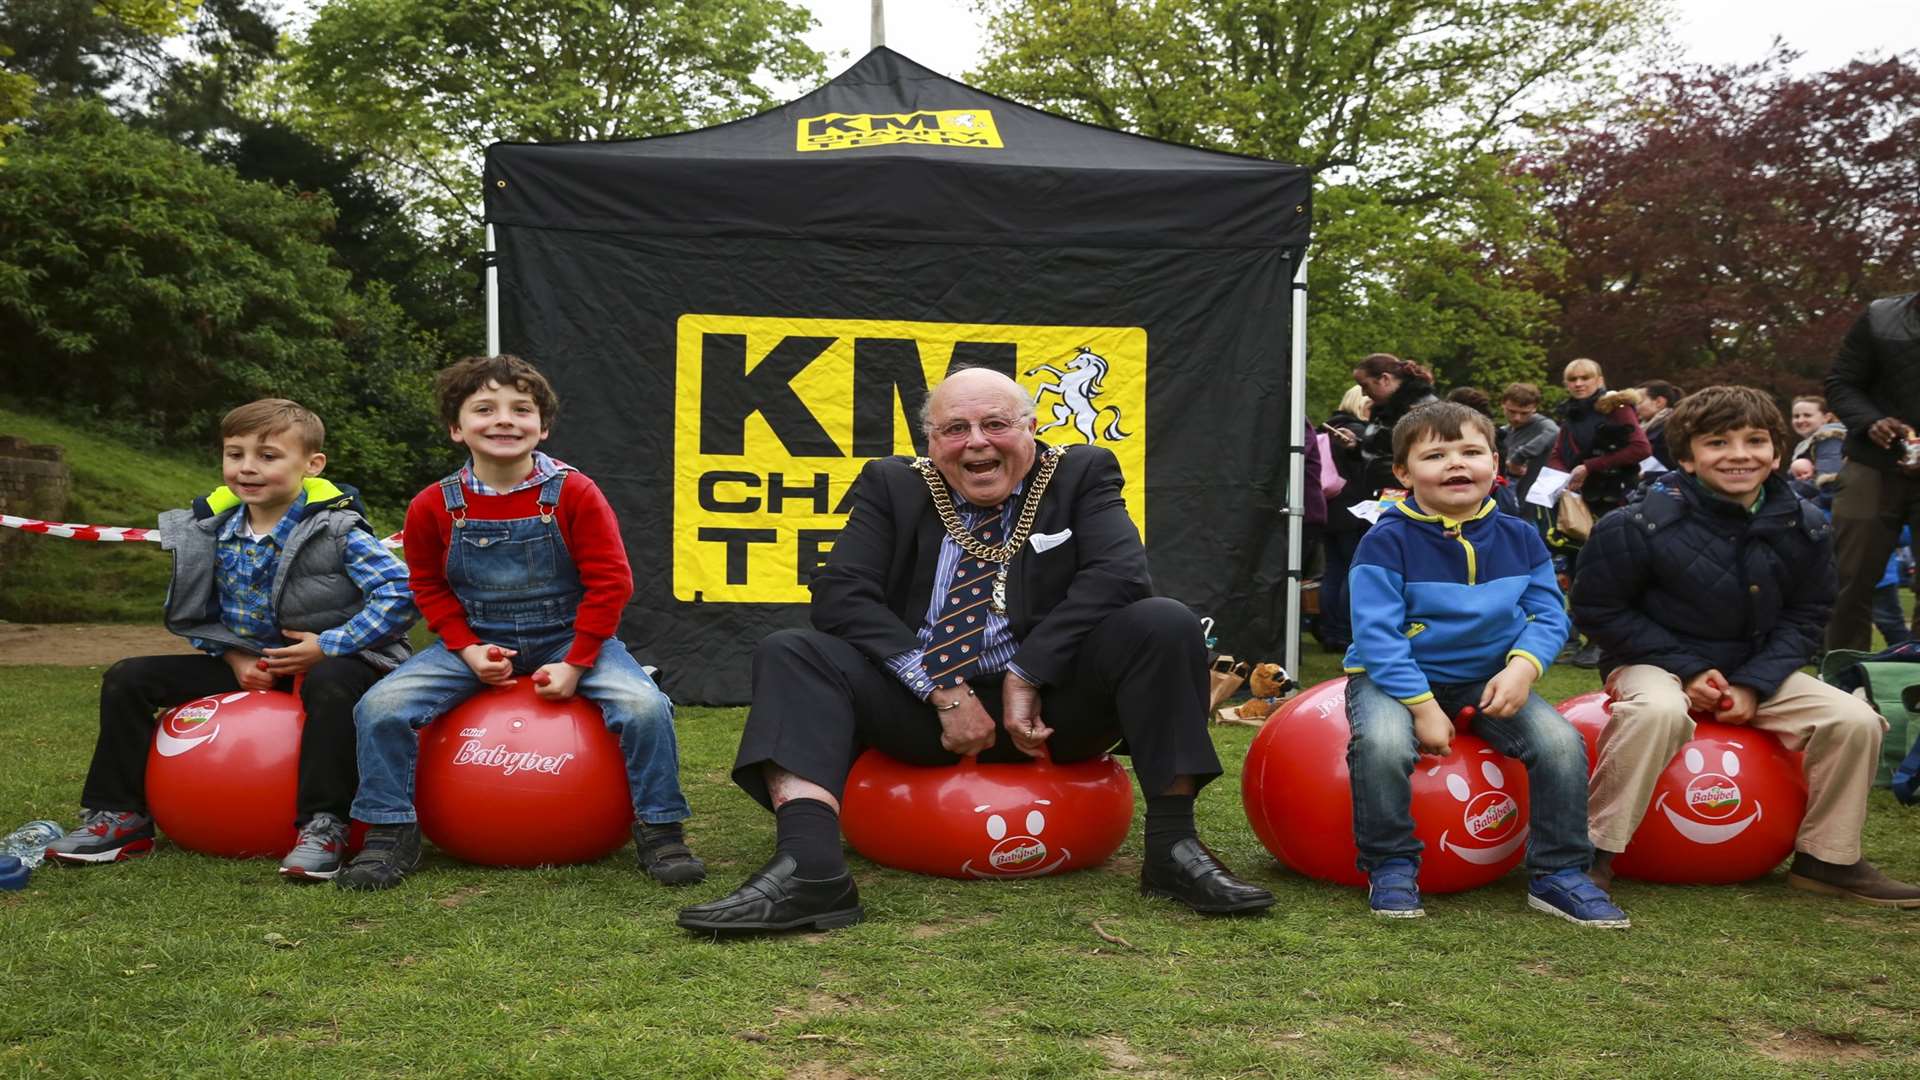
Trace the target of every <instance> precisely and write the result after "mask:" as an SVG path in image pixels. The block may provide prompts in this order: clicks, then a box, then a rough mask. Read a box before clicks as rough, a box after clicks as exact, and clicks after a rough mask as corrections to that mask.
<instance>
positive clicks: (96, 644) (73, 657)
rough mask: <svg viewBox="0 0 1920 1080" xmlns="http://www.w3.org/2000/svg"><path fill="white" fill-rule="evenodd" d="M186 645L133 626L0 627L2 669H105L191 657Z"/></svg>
mask: <svg viewBox="0 0 1920 1080" xmlns="http://www.w3.org/2000/svg"><path fill="white" fill-rule="evenodd" d="M193 651H194V649H193V646H191V645H189V644H187V639H186V638H183V637H180V636H179V635H177V634H170V633H168V632H167V631H166V630H165V629H163V628H161V627H159V626H142V625H138V624H132V623H125V624H123V623H9V622H0V667H16V666H20V665H24V664H54V665H57V666H60V667H105V666H107V665H108V664H111V663H114V662H115V661H118V660H123V659H125V658H127V657H129V656H162V655H170V654H174V653H179V654H183V655H184V654H189V653H192V652H193Z"/></svg>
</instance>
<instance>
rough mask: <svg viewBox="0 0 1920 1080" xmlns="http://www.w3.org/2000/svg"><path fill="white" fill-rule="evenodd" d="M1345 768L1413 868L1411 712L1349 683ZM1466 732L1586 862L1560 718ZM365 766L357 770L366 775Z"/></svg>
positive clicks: (1577, 768)
mask: <svg viewBox="0 0 1920 1080" xmlns="http://www.w3.org/2000/svg"><path fill="white" fill-rule="evenodd" d="M1485 687H1486V682H1485V681H1484V680H1482V681H1480V682H1472V683H1459V684H1455V685H1451V686H1446V685H1440V684H1435V685H1434V686H1433V695H1434V697H1435V698H1436V699H1437V700H1438V701H1439V703H1440V707H1441V708H1442V709H1444V710H1446V713H1447V715H1448V716H1452V715H1454V714H1456V713H1458V712H1459V711H1460V710H1461V709H1462V708H1463V707H1465V706H1468V705H1476V706H1477V705H1478V704H1479V703H1480V693H1481V691H1482V690H1483V689H1484V688H1485ZM1347 724H1348V726H1349V727H1350V728H1351V729H1352V733H1353V734H1352V738H1351V739H1350V740H1349V741H1348V743H1347V768H1348V769H1349V770H1350V771H1351V773H1352V776H1353V781H1352V782H1353V838H1354V843H1355V845H1356V846H1357V847H1358V848H1359V849H1360V858H1359V860H1358V861H1359V866H1360V869H1361V870H1362V871H1370V870H1372V869H1373V867H1375V866H1377V865H1379V864H1380V863H1382V862H1384V861H1386V860H1388V859H1412V860H1413V861H1414V863H1416V864H1418V863H1419V861H1420V852H1421V849H1422V845H1421V843H1420V841H1419V840H1418V839H1417V838H1416V837H1415V836H1414V835H1413V809H1412V800H1413V784H1412V780H1411V777H1412V776H1413V770H1414V769H1415V768H1416V767H1417V766H1418V764H1419V762H1420V749H1419V744H1418V743H1416V742H1415V741H1414V737H1413V713H1412V712H1411V711H1409V710H1408V708H1407V707H1406V706H1405V705H1402V704H1401V703H1400V702H1399V701H1396V700H1395V699H1394V698H1392V697H1389V696H1388V695H1387V694H1386V693H1384V692H1382V691H1381V690H1380V688H1379V687H1377V686H1375V685H1374V684H1373V680H1371V679H1369V678H1367V677H1366V676H1365V675H1354V676H1352V677H1350V678H1349V679H1348V680H1347ZM1473 734H1475V735H1478V736H1479V737H1480V738H1482V739H1485V740H1486V741H1487V743H1488V744H1489V745H1491V746H1492V747H1493V748H1494V749H1495V750H1498V751H1499V752H1500V753H1502V754H1505V755H1507V756H1508V757H1510V758H1514V759H1516V760H1518V761H1519V762H1520V763H1521V765H1523V766H1524V767H1525V768H1526V770H1527V789H1528V802H1529V804H1530V805H1529V810H1528V817H1529V818H1530V827H1531V829H1532V831H1531V833H1529V835H1528V837H1527V869H1528V870H1529V871H1531V872H1533V873H1535V874H1550V873H1552V872H1554V871H1555V870H1564V869H1567V868H1569V867H1571V868H1573V869H1576V870H1585V869H1587V867H1589V866H1590V865H1592V863H1593V845H1592V843H1591V842H1590V841H1589V840H1588V838H1587V744H1586V742H1585V741H1583V740H1582V739H1581V738H1580V733H1579V732H1577V731H1575V730H1574V728H1573V725H1572V724H1569V723H1568V722H1567V720H1566V718H1565V717H1563V716H1561V715H1560V714H1559V713H1558V712H1556V711H1554V708H1553V706H1552V705H1549V704H1547V700H1546V699H1545V698H1543V697H1541V696H1540V695H1539V694H1536V693H1529V694H1527V701H1526V704H1524V705H1522V706H1521V707H1520V708H1519V710H1518V711H1516V712H1515V713H1514V714H1513V715H1512V716H1509V717H1504V718H1501V717H1493V716H1487V715H1486V714H1484V713H1482V714H1481V715H1479V716H1477V717H1475V718H1474V721H1473ZM364 768H365V766H362V769H363V770H364Z"/></svg>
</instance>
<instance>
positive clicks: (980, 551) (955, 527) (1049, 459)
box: [913, 446, 1067, 615]
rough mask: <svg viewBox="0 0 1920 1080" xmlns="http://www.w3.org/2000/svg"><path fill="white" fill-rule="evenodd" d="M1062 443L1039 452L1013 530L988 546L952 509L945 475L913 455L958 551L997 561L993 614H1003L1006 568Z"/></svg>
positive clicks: (1028, 524)
mask: <svg viewBox="0 0 1920 1080" xmlns="http://www.w3.org/2000/svg"><path fill="white" fill-rule="evenodd" d="M1066 452H1067V451H1066V447H1064V446H1049V447H1047V448H1046V450H1045V451H1044V452H1043V453H1042V454H1041V457H1040V471H1039V472H1037V473H1035V474H1034V476H1033V486H1032V487H1029V488H1028V489H1027V497H1026V498H1025V499H1024V500H1023V501H1022V502H1021V504H1020V517H1019V519H1018V521H1016V522H1015V523H1014V526H1013V533H1012V534H1011V535H1009V536H1008V537H1007V539H1006V542H1004V543H1001V544H996V545H994V546H993V547H988V546H987V545H986V544H983V543H981V542H980V538H979V537H977V536H974V535H973V533H971V532H969V531H968V530H967V527H966V526H965V525H962V524H961V523H960V512H959V511H958V510H956V509H954V506H953V496H952V494H951V493H950V492H948V490H947V481H946V478H945V477H943V476H941V475H940V470H939V469H937V468H935V467H934V464H933V462H932V461H931V460H929V459H927V458H915V459H914V462H913V467H914V468H916V469H919V470H920V475H921V476H923V477H925V478H926V481H927V492H928V493H929V494H931V495H932V496H933V509H934V512H935V513H937V514H939V515H940V525H941V527H942V528H944V529H946V530H947V535H948V536H951V537H953V542H954V543H956V544H959V545H960V550H962V551H964V552H966V553H967V554H969V555H971V556H973V557H974V558H976V559H981V560H984V561H986V562H993V563H999V564H1000V569H999V570H998V571H996V572H995V573H994V576H993V599H992V600H991V602H990V603H989V606H990V607H992V608H993V613H994V614H995V615H1005V614H1006V613H1007V570H1008V569H1009V568H1010V567H1012V565H1013V556H1014V553H1015V552H1018V551H1019V550H1020V545H1022V544H1024V543H1026V542H1027V535H1028V534H1029V533H1031V532H1032V531H1033V518H1034V515H1035V514H1036V513H1038V512H1039V510H1040V496H1042V495H1044V494H1046V492H1047V483H1048V481H1050V480H1052V479H1053V470H1054V467H1055V466H1056V465H1058V464H1060V456H1061V455H1062V454H1065V453H1066Z"/></svg>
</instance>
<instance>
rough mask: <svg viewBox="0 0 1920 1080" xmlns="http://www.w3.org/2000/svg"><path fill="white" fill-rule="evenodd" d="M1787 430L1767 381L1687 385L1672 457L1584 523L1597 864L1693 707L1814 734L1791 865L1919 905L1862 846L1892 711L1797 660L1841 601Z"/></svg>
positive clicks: (1621, 844)
mask: <svg viewBox="0 0 1920 1080" xmlns="http://www.w3.org/2000/svg"><path fill="white" fill-rule="evenodd" d="M1785 438H1786V421H1785V420H1784V418H1782V417H1781V415H1780V409H1779V407H1778V406H1776V405H1775V404H1774V403H1773V400H1772V399H1771V398H1769V397H1768V396H1767V395H1765V394H1764V393H1762V392H1761V391H1759V390H1755V389H1753V388H1751V387H1735V386H1715V387H1709V388H1707V389H1705V390H1702V391H1700V392H1699V393H1696V394H1694V395H1692V396H1691V397H1688V398H1686V399H1685V400H1683V401H1682V402H1681V403H1680V404H1679V405H1678V406H1676V407H1675V408H1674V410H1673V415H1672V416H1671V417H1670V418H1669V419H1668V421H1667V445H1668V446H1669V447H1670V448H1672V450H1673V452H1674V455H1675V456H1676V458H1677V459H1678V460H1679V462H1680V468H1679V469H1678V470H1675V471H1673V472H1669V473H1666V474H1664V475H1663V476H1661V477H1660V478H1659V479H1657V480H1655V481H1654V482H1653V483H1652V484H1651V485H1649V486H1648V487H1646V488H1643V489H1641V490H1639V491H1636V492H1634V493H1633V494H1632V495H1631V496H1629V499H1628V502H1627V504H1626V505H1625V506H1623V507H1621V508H1620V509H1619V510H1616V511H1614V512H1613V513H1611V514H1608V515H1607V516H1606V517H1605V518H1603V519H1601V521H1600V523H1599V524H1598V525H1597V526H1595V528H1594V530H1593V535H1592V536H1591V537H1590V538H1589V539H1588V541H1587V547H1586V550H1585V551H1584V552H1583V554H1582V556H1581V559H1580V573H1579V576H1578V578H1577V579H1576V581H1575V583H1574V587H1573V620H1574V623H1575V624H1576V625H1578V626H1579V627H1580V629H1581V630H1582V631H1584V632H1585V633H1586V634H1587V636H1588V637H1589V638H1590V639H1592V640H1593V641H1594V643H1595V644H1597V645H1599V646H1600V654H1601V660H1600V669H1601V671H1602V672H1603V674H1604V677H1605V678H1606V683H1607V692H1608V693H1609V694H1610V695H1611V696H1612V697H1613V715H1612V718H1611V719H1610V720H1609V721H1608V723H1607V730H1606V732H1605V733H1604V734H1603V735H1601V737H1600V752H1599V760H1598V761H1597V762H1596V763H1595V765H1594V770H1593V779H1592V784H1591V790H1592V794H1591V796H1590V798H1589V800H1588V804H1587V816H1588V828H1589V830H1590V833H1591V836H1592V839H1593V845H1594V849H1595V852H1596V856H1595V865H1594V870H1593V875H1592V876H1593V877H1594V879H1595V881H1596V883H1601V882H1604V881H1605V880H1606V879H1608V878H1610V877H1611V863H1612V856H1613V854H1614V853H1618V852H1620V851H1624V850H1626V846H1627V842H1628V841H1629V840H1630V839H1632V837H1633V834H1634V832H1635V830H1637V829H1638V828H1639V826H1640V821H1641V818H1642V817H1644V816H1645V815H1646V812H1647V809H1648V806H1647V801H1648V799H1649V798H1651V796H1652V794H1653V787H1654V783H1655V781H1656V780H1657V779H1658V778H1659V775H1660V773H1661V771H1662V770H1664V769H1665V768H1666V767H1667V763H1668V762H1669V761H1671V760H1672V759H1673V755H1674V754H1675V753H1677V752H1678V751H1679V750H1680V748H1681V746H1683V745H1684V744H1685V743H1686V742H1687V740H1689V739H1691V738H1692V737H1693V721H1692V720H1691V719H1690V717H1689V715H1688V714H1689V712H1690V711H1699V712H1703V713H1707V714H1711V715H1712V717H1713V718H1714V719H1716V720H1719V721H1720V722H1722V723H1731V724H1750V725H1752V726H1754V727H1756V728H1759V729H1761V730H1763V731H1771V732H1773V733H1774V734H1775V735H1776V736H1778V737H1779V739H1780V742H1781V744H1782V745H1784V746H1785V747H1786V748H1787V749H1788V750H1793V751H1804V752H1805V754H1806V765H1805V769H1806V776H1807V813H1806V817H1805V818H1804V819H1802V821H1801V824H1800V830H1799V833H1798V834H1797V836H1796V837H1795V840H1794V857H1793V865H1792V867H1791V869H1790V870H1789V872H1788V875H1787V880H1788V881H1789V883H1791V884H1793V885H1795V886H1796V887H1799V888H1803V889H1807V890H1810V891H1813V892H1821V893H1828V894H1833V895H1840V896H1846V897H1850V898H1852V899H1856V900H1860V901H1863V902H1866V903H1871V904H1878V905H1882V906H1886V907H1916V908H1920V888H1916V887H1914V886H1912V885H1907V884H1904V883H1902V882H1898V881H1894V880H1892V879H1891V878H1888V877H1887V876H1886V875H1884V874H1882V873H1881V872H1880V871H1879V870H1877V869H1875V868H1874V866H1873V864H1872V863H1869V862H1867V861H1866V860H1865V859H1863V858H1861V856H1860V829H1861V826H1862V825H1863V824H1864V823H1865V821H1866V814H1867V789H1868V787H1869V786H1870V785H1871V784H1872V782H1873V774H1874V765H1875V762H1876V761H1877V760H1878V757H1879V753H1880V737H1881V735H1882V734H1883V732H1884V731H1885V728H1886V725H1885V723H1884V721H1882V720H1881V719H1880V716H1879V714H1877V713H1875V712H1874V711H1873V709H1872V708H1871V707H1870V706H1868V705H1867V704H1866V703H1865V702H1863V701H1861V700H1860V699H1858V698H1855V697H1853V696H1852V695H1850V694H1847V693H1844V692H1842V691H1841V690H1839V689H1836V688H1835V687H1832V686H1829V685H1827V684H1826V683H1823V682H1821V681H1820V680H1818V679H1816V678H1814V677H1812V676H1810V675H1807V674H1805V673H1803V672H1801V671H1800V670H1799V669H1800V666H1801V665H1803V664H1805V663H1806V662H1807V659H1808V658H1809V657H1810V656H1811V655H1812V654H1813V652H1814V650H1815V649H1816V647H1817V646H1818V643H1819V637H1820V631H1821V628H1822V627H1823V626H1825V625H1826V621H1827V614H1828V611H1829V610H1830V606H1831V604H1832V602H1833V569H1832V567H1833V563H1832V548H1833V544H1832V539H1831V532H1830V529H1829V528H1828V526H1827V524H1826V521H1825V520H1824V518H1823V517H1822V516H1821V513H1820V511H1819V510H1818V509H1816V508H1814V507H1813V506H1811V505H1808V504H1807V503H1804V502H1802V501H1801V500H1799V499H1797V498H1795V497H1794V496H1793V493H1792V492H1791V491H1789V490H1788V489H1787V485H1786V482H1785V481H1783V480H1782V479H1781V478H1780V477H1779V476H1778V475H1777V474H1776V473H1775V472H1774V464H1775V462H1776V460H1777V459H1778V456H1779V447H1780V446H1781V445H1782V444H1783V442H1784V440H1785ZM1728 775H1729V776H1732V775H1735V774H1734V773H1733V772H1732V771H1731V770H1728ZM1604 887H1606V886H1605V885H1604V884H1602V888H1604Z"/></svg>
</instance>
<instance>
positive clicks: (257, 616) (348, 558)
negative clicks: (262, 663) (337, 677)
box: [193, 492, 413, 656]
mask: <svg viewBox="0 0 1920 1080" xmlns="http://www.w3.org/2000/svg"><path fill="white" fill-rule="evenodd" d="M306 513H307V495H306V493H305V492H301V493H300V495H299V497H297V498H295V499H294V500H293V505H292V506H290V507H288V508H287V512H286V515H285V516H284V517H282V518H281V519H280V523H279V524H278V525H275V526H274V527H273V531H272V532H271V533H268V534H267V535H265V536H262V537H260V538H259V539H258V540H255V539H251V538H249V537H248V536H247V514H246V510H245V509H244V508H242V509H240V510H238V511H236V512H235V513H234V514H233V515H232V516H231V517H229V518H228V519H227V522H226V524H224V525H222V526H221V527H220V535H219V536H217V537H216V538H215V540H214V552H215V555H216V556H217V557H218V559H219V562H220V566H219V569H218V571H216V573H215V575H214V591H215V593H216V594H217V595H218V597H219V599H220V621H221V622H222V623H224V624H225V625H226V627H227V629H229V630H231V631H233V632H234V633H236V634H238V635H240V636H241V637H243V638H246V639H248V640H249V641H255V642H258V643H259V644H260V647H261V648H275V647H278V646H282V645H285V644H287V640H286V639H285V638H284V637H282V636H281V634H280V624H279V622H278V621H277V620H276V619H275V618H274V612H273V572H274V567H275V565H276V564H277V563H278V562H279V561H280V552H281V551H282V550H283V549H284V548H285V547H286V543H287V538H288V537H289V536H292V535H293V530H294V528H295V527H296V526H298V525H299V524H300V522H301V520H302V519H303V518H305V517H306ZM345 547H346V550H345V552H344V561H345V565H344V566H343V567H342V569H344V570H346V572H347V576H348V577H350V578H352V579H353V583H354V584H355V585H358V586H360V592H361V595H362V596H363V597H365V600H364V602H363V605H362V607H361V608H360V610H359V612H357V613H356V614H355V615H354V616H353V618H351V619H348V620H347V621H346V622H343V623H341V624H340V625H339V626H336V627H334V628H333V629H331V630H328V631H326V632H324V633H322V634H321V635H320V651H321V652H323V653H326V654H327V655H328V656H351V655H352V654H354V653H357V652H360V651H361V650H363V649H366V648H369V647H371V646H374V645H378V644H379V643H381V642H383V641H386V640H388V639H390V638H392V637H394V636H395V635H397V634H399V633H400V632H401V631H403V630H404V629H405V628H406V625H407V613H408V611H409V609H411V608H412V606H413V594H412V592H410V591H409V590H408V589H407V566H406V564H405V563H403V562H401V561H400V560H399V559H397V558H395V557H394V555H393V553H392V552H390V551H388V550H387V549H386V548H384V547H381V546H380V541H379V540H377V539H375V538H374V536H373V534H372V533H369V532H367V531H366V530H365V529H354V530H353V531H352V532H349V533H348V534H347V537H346V545H345ZM193 644H194V646H195V647H196V648H198V649H201V650H203V651H205V652H207V653H209V654H211V655H213V656H220V655H222V654H224V653H225V652H226V651H227V650H226V647H225V646H223V645H220V644H217V643H214V642H208V641H201V640H198V639H195V640H194V642H193Z"/></svg>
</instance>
